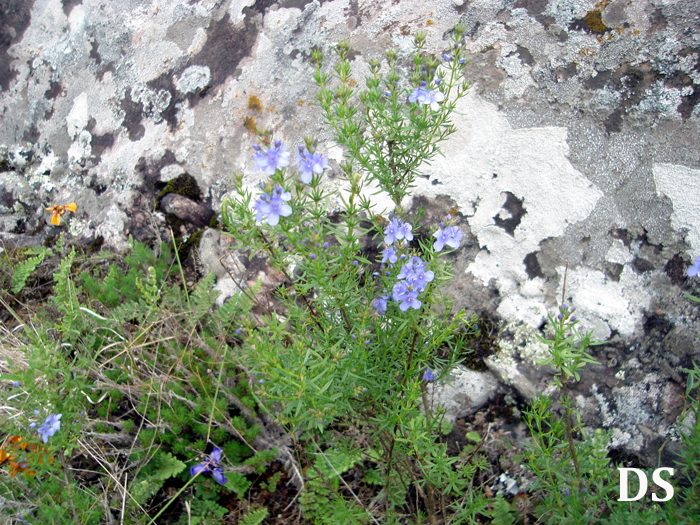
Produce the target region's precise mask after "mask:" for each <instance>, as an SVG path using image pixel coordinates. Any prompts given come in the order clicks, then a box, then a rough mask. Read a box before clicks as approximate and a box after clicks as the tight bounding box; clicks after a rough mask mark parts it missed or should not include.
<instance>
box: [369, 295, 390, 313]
mask: <svg viewBox="0 0 700 525" xmlns="http://www.w3.org/2000/svg"><path fill="white" fill-rule="evenodd" d="M388 301H389V296H388V295H380V296H379V297H377V298H376V299H374V300H373V301H372V306H374V308H375V309H376V310H377V313H378V314H379V315H384V314H385V313H386V308H387V302H388Z"/></svg>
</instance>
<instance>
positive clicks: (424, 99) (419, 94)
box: [408, 87, 445, 111]
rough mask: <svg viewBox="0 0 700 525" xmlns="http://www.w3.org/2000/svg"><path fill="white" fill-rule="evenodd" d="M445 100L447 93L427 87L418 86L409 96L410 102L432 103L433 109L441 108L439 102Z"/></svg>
mask: <svg viewBox="0 0 700 525" xmlns="http://www.w3.org/2000/svg"><path fill="white" fill-rule="evenodd" d="M443 100H445V95H443V94H442V93H441V92H440V91H438V92H435V91H434V90H432V89H425V88H422V87H417V88H416V89H414V90H413V93H411V96H409V97H408V101H409V102H416V101H417V102H419V103H420V104H430V108H431V109H432V110H433V111H437V110H438V109H440V106H438V102H442V101H443Z"/></svg>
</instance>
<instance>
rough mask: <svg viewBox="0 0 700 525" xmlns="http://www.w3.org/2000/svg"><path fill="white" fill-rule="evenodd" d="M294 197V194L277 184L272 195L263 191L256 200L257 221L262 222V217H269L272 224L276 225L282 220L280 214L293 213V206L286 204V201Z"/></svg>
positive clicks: (287, 214)
mask: <svg viewBox="0 0 700 525" xmlns="http://www.w3.org/2000/svg"><path fill="white" fill-rule="evenodd" d="M291 199H292V194H291V193H289V192H288V191H284V190H283V189H282V186H277V187H276V188H275V189H274V190H273V192H272V197H271V196H269V195H268V194H267V193H263V194H262V195H261V196H260V199H258V200H257V201H255V209H256V211H257V212H258V214H257V216H256V217H255V221H256V222H257V223H260V222H262V219H267V223H268V224H269V225H270V226H275V225H276V224H277V223H279V221H280V216H282V217H289V216H290V215H291V214H292V207H291V206H290V205H289V204H285V202H286V201H289V200H291Z"/></svg>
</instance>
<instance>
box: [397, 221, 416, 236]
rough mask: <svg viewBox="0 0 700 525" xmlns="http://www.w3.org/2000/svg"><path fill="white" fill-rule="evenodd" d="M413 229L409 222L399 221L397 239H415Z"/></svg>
mask: <svg viewBox="0 0 700 525" xmlns="http://www.w3.org/2000/svg"><path fill="white" fill-rule="evenodd" d="M412 229H413V226H411V225H410V224H408V223H407V222H401V221H399V227H398V229H397V230H396V238H397V239H406V240H407V241H412V240H413V233H412V232H411V230H412Z"/></svg>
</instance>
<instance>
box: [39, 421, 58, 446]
mask: <svg viewBox="0 0 700 525" xmlns="http://www.w3.org/2000/svg"><path fill="white" fill-rule="evenodd" d="M61 416H63V414H56V415H53V414H50V415H49V416H48V417H47V418H46V421H44V422H43V423H42V424H41V426H40V427H39V429H38V431H37V432H39V435H40V436H41V440H42V441H43V442H44V443H47V442H48V441H49V438H50V437H52V436H53V435H54V434H55V433H56V432H57V431H58V430H59V429H60V428H61Z"/></svg>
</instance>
